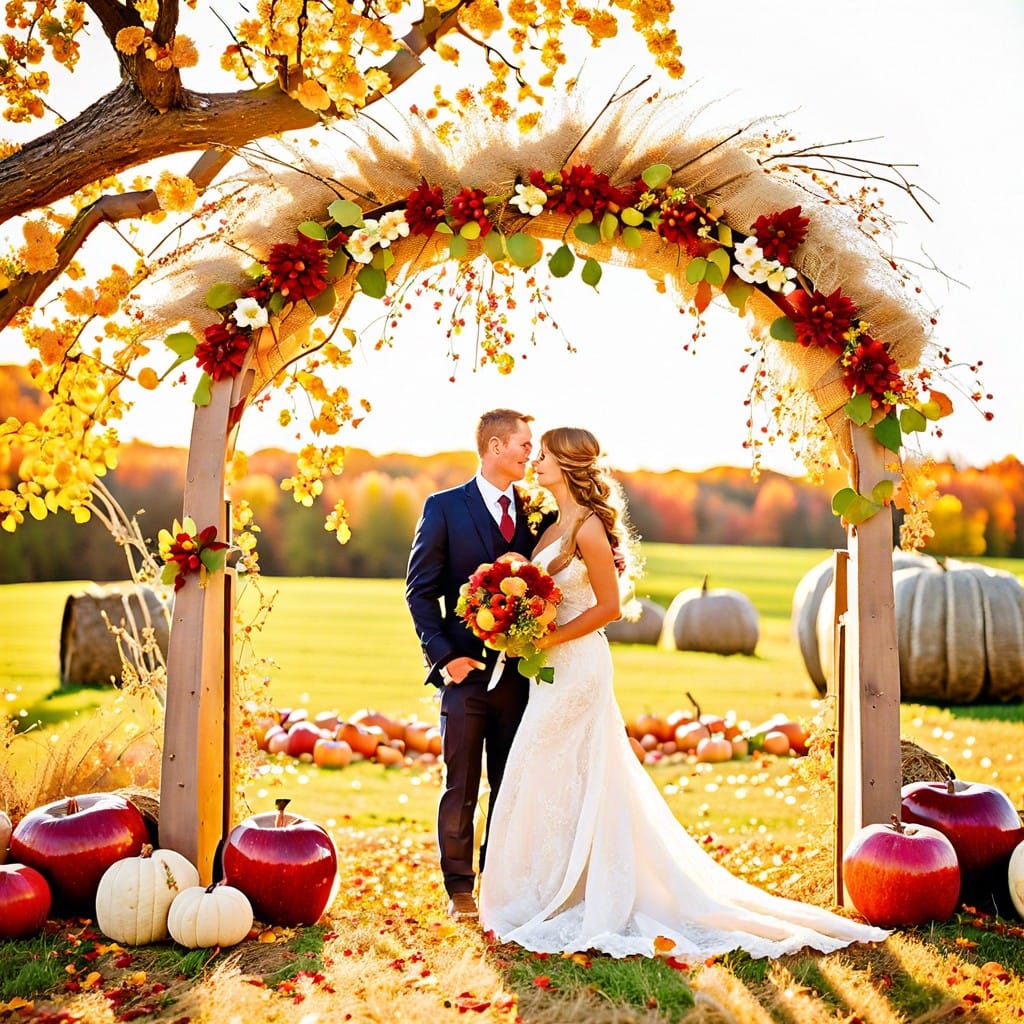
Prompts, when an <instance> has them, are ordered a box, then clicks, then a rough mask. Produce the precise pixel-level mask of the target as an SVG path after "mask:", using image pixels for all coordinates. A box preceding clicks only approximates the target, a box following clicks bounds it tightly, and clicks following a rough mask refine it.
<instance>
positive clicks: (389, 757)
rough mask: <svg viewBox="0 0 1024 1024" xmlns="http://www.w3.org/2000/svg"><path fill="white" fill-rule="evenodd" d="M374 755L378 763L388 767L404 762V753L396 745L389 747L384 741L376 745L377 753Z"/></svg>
mask: <svg viewBox="0 0 1024 1024" xmlns="http://www.w3.org/2000/svg"><path fill="white" fill-rule="evenodd" d="M374 756H375V757H376V758H377V761H378V762H379V763H380V764H382V765H385V766H386V767H389V768H390V767H393V766H396V765H400V764H405V754H404V753H403V752H402V751H401V750H398V749H397V748H396V747H389V746H388V745H387V744H386V743H382V744H381V745H380V746H379V747H377V753H376V754H375V755H374Z"/></svg>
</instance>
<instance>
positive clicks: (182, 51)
mask: <svg viewBox="0 0 1024 1024" xmlns="http://www.w3.org/2000/svg"><path fill="white" fill-rule="evenodd" d="M171 63H172V64H173V65H174V66H175V67H176V68H194V67H195V66H196V65H197V64H198V63H199V51H198V50H197V49H196V44H195V43H193V42H192V40H191V39H189V37H188V36H175V37H174V39H172V40H171Z"/></svg>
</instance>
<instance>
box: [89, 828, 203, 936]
mask: <svg viewBox="0 0 1024 1024" xmlns="http://www.w3.org/2000/svg"><path fill="white" fill-rule="evenodd" d="M198 884H199V872H198V871H197V870H196V869H195V867H194V866H193V865H192V864H191V863H189V861H188V860H186V858H184V857H183V856H182V855H181V854H180V853H175V852H174V850H154V849H153V847H151V846H148V845H147V846H144V847H143V848H142V853H141V854H140V856H138V857H124V858H122V859H121V860H118V861H115V862H114V863H113V864H111V865H110V867H109V868H107V870H106V871H104V872H103V876H102V877H101V878H100V884H99V887H98V888H97V890H96V924H97V925H98V926H99V929H100V931H101V932H103V934H104V935H106V936H107V937H108V938H111V939H113V940H114V941H115V942H121V943H123V944H125V945H128V946H144V945H147V944H148V943H150V942H160V941H161V940H163V939H166V938H167V913H168V911H169V910H170V909H171V904H172V903H173V902H174V899H175V897H176V896H178V895H180V894H181V892H182V891H183V890H185V889H189V888H191V887H192V886H194V885H198Z"/></svg>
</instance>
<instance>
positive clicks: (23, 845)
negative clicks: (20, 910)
mask: <svg viewBox="0 0 1024 1024" xmlns="http://www.w3.org/2000/svg"><path fill="white" fill-rule="evenodd" d="M148 841H149V832H148V831H147V829H146V821H145V819H144V818H143V817H142V814H141V813H140V811H139V809H138V808H137V807H136V806H135V805H134V804H132V803H129V802H128V801H127V800H125V799H124V798H123V797H120V796H117V795H115V794H114V793H85V794H83V795H82V796H78V797H69V798H67V799H65V800H56V801H54V802H53V803H50V804H45V805H44V806H42V807H37V808H35V810H32V811H29V812H28V814H26V815H25V817H24V818H22V819H21V821H19V822H18V824H17V825H16V826H15V828H14V832H12V833H11V857H12V859H13V860H16V861H20V862H21V863H22V864H27V865H28V866H29V867H33V868H35V869H36V870H37V871H39V872H41V873H42V874H43V875H44V876H45V877H46V879H47V881H48V882H49V883H50V889H51V890H52V893H53V900H54V904H55V905H57V906H58V907H60V908H61V909H62V910H69V911H73V912H76V913H86V914H90V915H91V914H93V913H94V910H95V908H94V906H93V901H94V900H95V898H96V888H97V886H98V885H99V883H100V877H101V876H102V874H103V872H104V871H106V870H107V868H109V867H110V865H111V864H113V863H114V861H118V860H121V858H122V857H134V856H136V855H137V854H138V853H139V851H140V850H141V849H142V844H143V843H146V842H148Z"/></svg>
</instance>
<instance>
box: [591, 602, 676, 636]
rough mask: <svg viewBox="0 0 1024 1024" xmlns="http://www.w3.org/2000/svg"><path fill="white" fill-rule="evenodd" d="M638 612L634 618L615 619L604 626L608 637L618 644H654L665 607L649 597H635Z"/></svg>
mask: <svg viewBox="0 0 1024 1024" xmlns="http://www.w3.org/2000/svg"><path fill="white" fill-rule="evenodd" d="M636 600H637V604H638V605H639V606H640V614H639V615H638V616H637V617H636V618H629V619H616V620H615V621H614V622H609V623H608V625H607V626H605V627H604V631H605V633H606V634H607V636H608V639H609V640H611V641H612V642H613V643H619V644H656V643H657V642H658V640H659V638H660V637H661V627H662V624H663V623H664V621H665V609H664V608H662V607H661V605H660V604H658V602H657V601H652V600H651V599H650V598H649V597H639V598H637V599H636Z"/></svg>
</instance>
